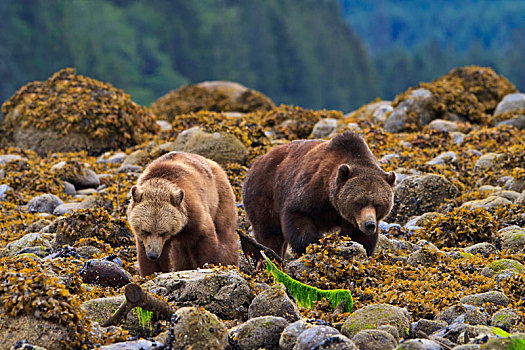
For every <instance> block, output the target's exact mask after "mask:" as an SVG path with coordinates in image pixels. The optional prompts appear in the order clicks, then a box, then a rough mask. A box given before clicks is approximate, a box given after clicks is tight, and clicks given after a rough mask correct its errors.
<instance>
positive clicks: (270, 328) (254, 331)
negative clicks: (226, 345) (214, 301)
mask: <svg viewBox="0 0 525 350" xmlns="http://www.w3.org/2000/svg"><path fill="white" fill-rule="evenodd" d="M286 327H288V322H287V321H286V320H285V319H284V318H282V317H275V316H262V317H256V318H251V319H249V320H248V321H246V322H245V323H243V324H241V325H239V326H238V327H236V328H233V329H232V330H230V339H235V340H236V344H235V345H237V346H238V347H239V348H240V349H241V350H252V349H253V350H258V349H260V348H266V349H278V348H279V338H280V337H281V333H282V332H283V330H284V329H285V328H286Z"/></svg>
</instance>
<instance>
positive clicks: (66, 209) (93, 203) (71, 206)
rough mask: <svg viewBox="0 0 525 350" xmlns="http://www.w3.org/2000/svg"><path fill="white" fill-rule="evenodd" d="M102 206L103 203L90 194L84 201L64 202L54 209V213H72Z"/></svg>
mask: <svg viewBox="0 0 525 350" xmlns="http://www.w3.org/2000/svg"><path fill="white" fill-rule="evenodd" d="M100 206H101V203H100V201H99V200H98V199H97V198H96V197H94V196H89V197H87V198H86V199H84V200H83V201H82V202H73V203H64V204H61V205H59V206H57V207H56V208H55V210H53V215H56V216H61V215H64V214H71V213H73V212H75V211H77V210H80V209H93V208H98V207H100Z"/></svg>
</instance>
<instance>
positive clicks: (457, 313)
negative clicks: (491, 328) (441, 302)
mask: <svg viewBox="0 0 525 350" xmlns="http://www.w3.org/2000/svg"><path fill="white" fill-rule="evenodd" d="M487 319H488V315H487V313H486V312H482V311H480V310H479V309H478V308H477V307H475V306H472V305H467V304H456V305H454V306H451V307H449V308H447V309H445V310H443V311H442V312H440V313H439V314H437V315H436V317H435V318H434V320H437V321H439V320H441V321H445V322H447V323H448V324H449V325H450V324H453V323H466V324H470V325H478V324H479V325H486V324H487Z"/></svg>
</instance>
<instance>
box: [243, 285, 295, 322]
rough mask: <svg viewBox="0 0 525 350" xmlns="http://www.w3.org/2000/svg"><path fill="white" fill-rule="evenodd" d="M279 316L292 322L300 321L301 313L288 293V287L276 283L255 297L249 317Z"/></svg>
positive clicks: (249, 310)
mask: <svg viewBox="0 0 525 350" xmlns="http://www.w3.org/2000/svg"><path fill="white" fill-rule="evenodd" d="M267 315H270V316H279V317H283V318H285V319H286V320H287V321H288V322H290V323H292V322H295V321H298V320H299V318H300V317H301V315H300V314H299V310H298V309H297V306H296V305H295V303H294V302H293V301H291V300H290V298H289V297H288V295H286V288H285V287H284V286H283V285H282V284H276V285H275V286H273V287H271V288H270V289H268V290H265V291H264V292H262V293H261V294H259V295H258V296H257V297H255V299H253V301H252V303H251V304H250V307H249V309H248V317H249V318H253V317H258V316H267Z"/></svg>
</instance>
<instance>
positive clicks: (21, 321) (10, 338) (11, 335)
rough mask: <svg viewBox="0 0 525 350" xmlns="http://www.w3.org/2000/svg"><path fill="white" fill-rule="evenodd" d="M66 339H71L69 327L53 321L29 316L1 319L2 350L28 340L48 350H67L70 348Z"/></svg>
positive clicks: (0, 347) (0, 345)
mask: <svg viewBox="0 0 525 350" xmlns="http://www.w3.org/2000/svg"><path fill="white" fill-rule="evenodd" d="M64 339H69V336H68V329H67V327H65V326H62V325H59V324H57V323H54V322H52V321H49V320H45V319H41V318H35V317H32V316H28V315H19V316H17V317H11V316H6V317H0V349H10V348H11V346H12V345H13V344H15V343H16V342H17V341H21V340H26V341H27V342H28V343H30V344H38V345H39V346H41V347H43V348H45V349H47V350H66V349H69V348H70V347H69V346H68V345H67V344H66V343H65V342H63V341H62V340H64Z"/></svg>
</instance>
